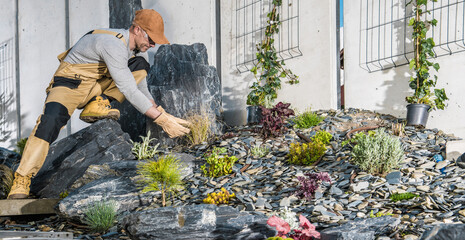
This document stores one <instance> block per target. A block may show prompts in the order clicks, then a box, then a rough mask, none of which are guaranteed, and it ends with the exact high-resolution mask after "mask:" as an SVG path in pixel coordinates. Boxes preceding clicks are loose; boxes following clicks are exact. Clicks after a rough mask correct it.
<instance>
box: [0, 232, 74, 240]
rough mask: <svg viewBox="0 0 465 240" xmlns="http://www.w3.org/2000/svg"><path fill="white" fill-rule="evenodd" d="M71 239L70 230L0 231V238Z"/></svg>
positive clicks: (3, 239)
mask: <svg viewBox="0 0 465 240" xmlns="http://www.w3.org/2000/svg"><path fill="white" fill-rule="evenodd" d="M19 238H24V239H36V240H37V239H44V240H52V239H73V233H70V232H28V231H0V240H9V239H19Z"/></svg>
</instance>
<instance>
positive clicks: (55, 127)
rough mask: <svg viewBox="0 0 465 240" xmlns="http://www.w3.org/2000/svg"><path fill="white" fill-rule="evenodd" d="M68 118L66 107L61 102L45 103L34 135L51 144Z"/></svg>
mask: <svg viewBox="0 0 465 240" xmlns="http://www.w3.org/2000/svg"><path fill="white" fill-rule="evenodd" d="M69 118H70V116H69V114H68V109H67V108H66V107H65V106H63V105H62V104H61V103H57V102H49V103H46V104H45V110H44V113H43V114H42V116H40V122H39V125H38V126H37V129H36V132H35V134H34V136H36V137H38V138H40V139H42V140H45V141H47V142H48V143H50V144H51V143H52V142H54V141H55V140H56V139H57V137H58V134H59V133H60V129H61V128H62V127H63V126H65V125H66V123H67V122H68V120H69Z"/></svg>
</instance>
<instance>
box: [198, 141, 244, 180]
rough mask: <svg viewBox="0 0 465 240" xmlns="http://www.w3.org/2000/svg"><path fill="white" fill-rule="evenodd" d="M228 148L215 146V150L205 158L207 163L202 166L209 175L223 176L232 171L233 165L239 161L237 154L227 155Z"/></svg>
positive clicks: (206, 174)
mask: <svg viewBox="0 0 465 240" xmlns="http://www.w3.org/2000/svg"><path fill="white" fill-rule="evenodd" d="M225 153H226V148H217V147H215V148H213V151H212V152H211V153H210V154H209V155H207V157H206V158H205V160H206V161H207V164H208V167H207V165H206V164H205V165H203V166H201V167H200V168H201V169H202V171H203V173H204V174H205V176H207V177H221V176H224V175H227V174H230V173H231V172H232V167H233V165H234V163H235V162H236V161H237V158H236V157H235V156H228V155H225Z"/></svg>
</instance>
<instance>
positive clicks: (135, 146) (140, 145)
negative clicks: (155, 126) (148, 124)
mask: <svg viewBox="0 0 465 240" xmlns="http://www.w3.org/2000/svg"><path fill="white" fill-rule="evenodd" d="M150 134H151V132H150V131H148V132H147V136H146V137H142V136H140V138H141V139H142V142H133V141H132V140H131V143H132V149H131V151H132V153H133V154H134V155H135V156H136V157H137V159H138V160H141V159H150V158H153V156H155V154H157V153H158V150H157V148H158V145H160V144H159V143H158V144H157V145H155V146H151V145H150V143H151V142H152V141H155V138H150Z"/></svg>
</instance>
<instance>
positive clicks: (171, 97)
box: [147, 43, 222, 145]
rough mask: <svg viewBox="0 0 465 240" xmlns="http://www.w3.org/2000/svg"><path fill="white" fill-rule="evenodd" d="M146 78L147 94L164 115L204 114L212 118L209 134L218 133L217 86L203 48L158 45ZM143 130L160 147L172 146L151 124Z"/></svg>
mask: <svg viewBox="0 0 465 240" xmlns="http://www.w3.org/2000/svg"><path fill="white" fill-rule="evenodd" d="M149 75H150V76H149V77H148V85H149V90H150V92H151V94H152V96H153V97H154V100H155V102H156V103H157V104H159V105H161V106H162V107H163V108H164V109H165V110H166V111H167V112H168V113H170V114H172V115H174V116H177V117H185V116H186V115H187V114H188V113H191V112H193V113H200V111H201V110H205V111H206V112H208V113H210V114H211V115H212V121H211V123H210V125H211V127H212V130H213V132H214V133H216V134H219V133H220V132H221V131H222V125H221V124H219V122H218V121H216V120H220V119H221V114H222V108H221V84H220V79H219V77H218V73H217V72H216V68H215V67H213V66H209V65H208V55H207V48H206V47H205V45H203V44H201V43H195V44H193V45H178V44H172V45H162V46H161V47H160V48H159V49H158V51H157V53H156V54H155V57H154V64H153V66H152V68H151V69H150V73H149ZM147 130H151V131H152V133H154V137H155V138H158V139H159V140H160V142H161V143H163V144H166V145H173V144H174V140H172V139H170V138H168V137H167V135H166V133H164V132H163V131H162V129H161V128H160V127H159V126H158V125H156V124H155V123H153V122H152V121H148V122H147Z"/></svg>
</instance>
